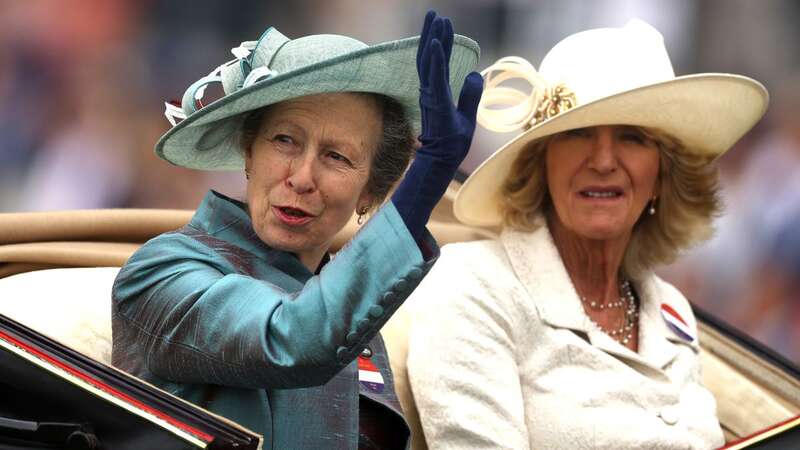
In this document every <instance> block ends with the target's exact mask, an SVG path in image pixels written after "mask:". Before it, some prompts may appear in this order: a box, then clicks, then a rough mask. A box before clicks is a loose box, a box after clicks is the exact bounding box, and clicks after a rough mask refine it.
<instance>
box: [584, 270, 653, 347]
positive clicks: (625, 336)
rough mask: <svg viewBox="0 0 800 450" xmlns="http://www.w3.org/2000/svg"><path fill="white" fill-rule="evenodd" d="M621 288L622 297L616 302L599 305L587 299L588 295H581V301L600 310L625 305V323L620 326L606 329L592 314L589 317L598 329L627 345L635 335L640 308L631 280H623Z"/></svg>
mask: <svg viewBox="0 0 800 450" xmlns="http://www.w3.org/2000/svg"><path fill="white" fill-rule="evenodd" d="M619 290H620V297H619V298H618V299H617V301H615V302H610V303H607V304H605V305H603V304H599V305H598V303H597V302H595V301H589V300H587V299H586V297H581V302H583V304H584V305H587V306H590V307H592V308H594V309H599V310H603V309H612V308H622V307H625V323H623V324H622V325H621V326H620V327H618V328H614V329H612V330H606V329H605V328H603V327H601V326H600V324H598V323H597V322H595V321H594V319H592V318H591V316H590V317H589V320H590V321H591V322H592V324H593V325H594V326H595V327H596V328H597V329H598V330H600V331H602V332H603V333H605V334H607V335H609V336H611V337H612V338H613V339H614V340H615V341H617V342H619V343H620V344H622V345H627V344H628V342H630V341H631V338H632V337H633V329H634V328H635V327H636V320H637V319H638V317H639V310H638V309H637V308H636V297H634V295H633V289H632V288H631V282H630V281H628V280H625V281H623V282H622V283H620V285H619ZM587 316H588V314H587Z"/></svg>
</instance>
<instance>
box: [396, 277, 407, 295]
mask: <svg viewBox="0 0 800 450" xmlns="http://www.w3.org/2000/svg"><path fill="white" fill-rule="evenodd" d="M394 290H395V291H397V292H406V291H407V290H408V281H406V280H405V279H404V278H400V279H399V280H397V283H395V284H394Z"/></svg>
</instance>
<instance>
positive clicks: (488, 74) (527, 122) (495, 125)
mask: <svg viewBox="0 0 800 450" xmlns="http://www.w3.org/2000/svg"><path fill="white" fill-rule="evenodd" d="M481 75H483V78H484V89H483V96H482V97H481V103H480V106H479V107H478V123H480V124H481V125H482V126H483V127H485V128H487V129H489V130H491V131H496V132H500V133H506V132H510V131H517V130H527V129H529V128H531V127H533V126H535V125H538V124H539V123H541V122H544V121H545V120H547V119H550V118H551V117H554V116H556V115H558V114H560V113H562V112H564V111H566V110H568V109H571V108H573V107H574V106H575V104H576V100H575V93H574V92H572V90H571V89H569V88H568V87H567V86H566V85H564V84H563V83H560V84H557V85H551V83H549V82H548V81H547V80H546V79H545V78H544V77H542V76H541V75H540V74H539V72H537V71H536V69H535V68H534V67H533V65H532V64H531V63H530V62H528V61H527V60H526V59H524V58H520V57H518V56H507V57H505V58H501V59H499V60H497V62H496V63H494V64H492V65H491V66H489V67H487V68H486V69H484V70H483V72H481ZM510 80H523V81H524V82H527V83H528V84H530V86H531V89H530V92H526V90H522V89H519V88H517V87H513V86H509V85H507V84H506V85H503V84H504V83H508V82H509V81H510Z"/></svg>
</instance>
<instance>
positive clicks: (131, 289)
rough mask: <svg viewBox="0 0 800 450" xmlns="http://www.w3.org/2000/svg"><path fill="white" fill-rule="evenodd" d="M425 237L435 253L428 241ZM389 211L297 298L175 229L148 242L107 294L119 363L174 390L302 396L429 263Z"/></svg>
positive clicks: (384, 316) (347, 355)
mask: <svg viewBox="0 0 800 450" xmlns="http://www.w3.org/2000/svg"><path fill="white" fill-rule="evenodd" d="M428 240H429V242H430V243H431V245H432V246H433V248H435V249H436V253H437V255H438V247H436V245H435V242H433V239H432V237H430V235H428ZM434 260H435V258H434V259H432V260H430V261H428V262H425V261H423V258H422V255H421V253H420V250H419V248H418V246H417V244H416V243H415V241H414V240H413V238H412V237H411V235H410V234H409V232H408V231H407V229H406V227H405V225H404V224H403V221H402V219H401V218H400V217H399V215H398V214H397V211H396V210H395V209H394V207H393V206H392V205H391V203H389V204H387V205H386V206H385V207H383V208H382V209H381V210H380V211H379V212H378V213H377V214H376V215H375V216H374V217H373V218H372V219H371V220H370V221H369V222H368V223H367V224H366V225H365V226H364V227H363V228H362V230H361V231H360V232H359V233H358V234H357V235H356V236H355V237H354V238H353V240H352V241H350V243H348V244H347V245H346V246H345V247H343V248H342V249H341V250H340V251H339V252H338V253H337V255H336V256H335V257H334V258H333V259H332V260H331V261H330V262H329V263H328V264H327V265H326V266H325V267H324V269H323V270H322V271H321V273H320V274H319V275H318V276H314V277H312V278H311V279H310V280H309V281H308V282H307V283H306V284H305V285H304V286H303V288H302V290H300V291H299V292H286V291H284V290H282V289H281V288H279V287H278V286H276V285H274V284H271V283H269V282H266V281H262V280H258V279H255V278H252V277H249V276H246V275H241V274H236V273H229V272H230V270H224V267H222V266H223V265H224V260H223V258H221V257H219V256H218V255H215V253H214V251H213V249H211V248H208V247H205V246H204V245H202V244H200V243H198V242H196V241H195V240H193V239H191V238H188V237H186V236H184V235H181V234H178V233H173V234H167V235H162V236H160V237H158V238H156V239H154V240H152V241H150V242H148V243H147V244H146V245H144V246H143V247H142V248H141V249H140V250H139V251H138V252H137V253H136V254H135V255H134V256H133V257H132V258H131V260H129V261H128V263H127V264H126V265H125V267H124V268H123V269H122V270H121V272H120V274H119V276H118V277H117V280H116V281H115V284H114V288H113V293H112V295H113V327H114V330H113V333H114V351H113V359H114V364H115V365H117V366H118V367H120V368H122V369H124V370H129V368H128V367H126V363H125V362H126V361H128V360H132V359H136V358H138V359H139V360H140V361H141V360H143V361H144V368H145V370H147V371H149V372H151V373H152V374H153V375H155V376H157V377H159V378H162V379H165V380H170V381H173V382H180V383H205V384H222V385H228V386H239V387H250V388H255V387H270V388H297V387H307V386H314V385H320V384H324V383H326V382H327V381H328V380H329V379H330V378H332V377H333V376H334V375H335V374H336V373H338V372H339V371H340V370H341V369H342V368H343V367H344V366H346V365H347V364H348V363H350V362H351V361H352V360H353V359H355V357H356V356H357V355H358V354H359V352H360V351H361V350H362V349H363V347H364V346H365V345H366V344H367V343H368V342H369V341H370V340H371V339H372V337H374V336H375V334H376V333H378V331H379V330H380V328H381V326H383V324H384V323H385V322H386V321H387V320H388V318H389V317H390V316H391V315H392V313H393V312H394V311H395V310H396V309H397V308H398V307H399V306H400V304H401V303H402V302H403V300H405V298H406V297H407V296H408V295H409V293H410V292H411V291H412V290H413V289H414V288H415V287H416V285H417V284H418V283H419V281H420V280H421V279H422V277H423V276H424V274H425V273H427V271H428V270H429V268H430V266H431V265H432V264H433V261H434Z"/></svg>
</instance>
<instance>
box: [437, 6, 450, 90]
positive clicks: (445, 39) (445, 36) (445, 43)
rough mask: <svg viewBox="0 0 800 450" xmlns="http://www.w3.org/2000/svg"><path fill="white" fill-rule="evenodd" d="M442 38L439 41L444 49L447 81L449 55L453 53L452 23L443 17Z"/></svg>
mask: <svg viewBox="0 0 800 450" xmlns="http://www.w3.org/2000/svg"><path fill="white" fill-rule="evenodd" d="M442 19H443V22H444V23H443V25H442V36H441V37H440V38H439V40H440V41H441V42H442V48H443V49H444V61H445V65H444V75H445V77H446V79H447V80H449V79H450V55H451V54H452V53H453V23H452V22H450V19H448V18H446V17H443V18H442Z"/></svg>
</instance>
